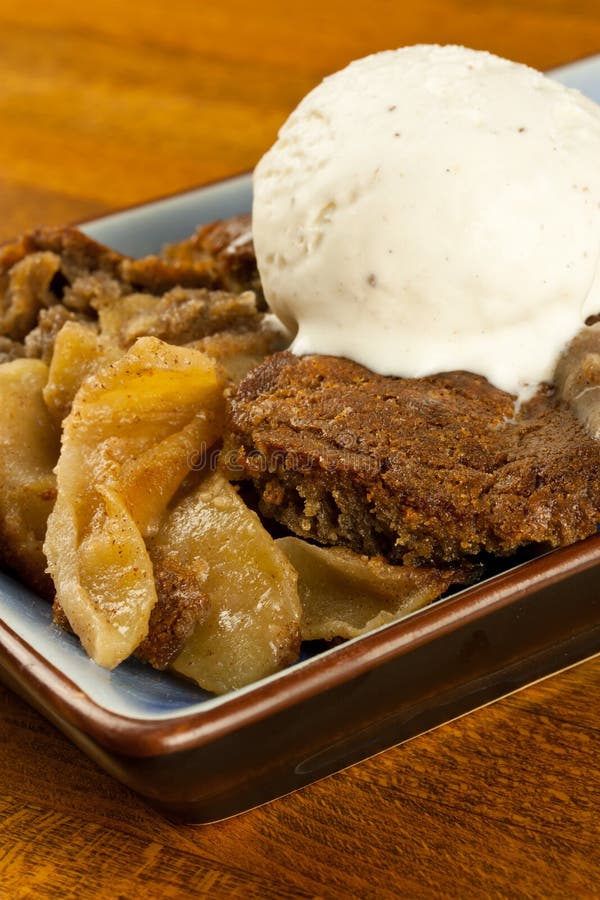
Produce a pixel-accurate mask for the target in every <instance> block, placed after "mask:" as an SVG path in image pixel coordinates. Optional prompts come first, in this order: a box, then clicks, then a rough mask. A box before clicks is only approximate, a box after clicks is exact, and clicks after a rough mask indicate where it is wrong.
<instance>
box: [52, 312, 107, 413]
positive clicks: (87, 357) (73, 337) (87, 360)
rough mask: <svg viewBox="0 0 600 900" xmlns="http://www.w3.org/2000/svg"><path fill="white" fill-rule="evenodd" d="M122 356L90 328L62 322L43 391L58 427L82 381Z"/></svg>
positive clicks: (68, 410)
mask: <svg viewBox="0 0 600 900" xmlns="http://www.w3.org/2000/svg"><path fill="white" fill-rule="evenodd" d="M122 354H123V350H121V349H120V348H119V347H117V346H116V345H111V344H110V343H108V342H107V341H106V340H104V339H103V338H102V337H101V336H100V335H98V333H97V332H96V331H95V330H94V329H93V328H92V327H91V326H90V325H84V324H83V323H82V322H65V324H64V325H63V327H62V328H61V329H60V331H59V333H58V334H57V336H56V340H55V342H54V350H53V353H52V360H51V362H50V372H49V375H48V383H47V385H46V387H45V388H44V400H45V401H46V406H47V407H48V410H49V411H50V414H51V415H52V417H53V418H54V420H55V422H56V423H57V424H60V423H61V422H62V421H63V419H65V418H66V417H67V415H68V414H69V412H70V411H71V405H72V403H73V400H74V398H75V394H76V393H77V391H78V390H79V388H80V387H81V385H82V383H83V381H84V380H85V379H86V378H88V377H89V376H90V375H93V374H94V372H96V371H97V370H98V369H99V368H100V367H101V366H102V365H104V364H106V363H108V362H114V360H116V359H118V358H119V356H122Z"/></svg>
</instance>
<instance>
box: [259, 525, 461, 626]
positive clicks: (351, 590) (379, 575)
mask: <svg viewBox="0 0 600 900" xmlns="http://www.w3.org/2000/svg"><path fill="white" fill-rule="evenodd" d="M277 545H278V546H279V547H280V548H281V549H282V550H283V552H284V553H285V555H286V556H287V557H288V559H289V560H290V562H291V563H292V565H293V566H294V568H295V569H296V571H297V572H298V593H299V595H300V602H301V603H302V638H303V640H308V641H312V640H321V639H323V640H333V639H334V638H353V637H358V635H360V634H365V633H366V632H367V631H372V629H373V628H377V627H378V626H379V625H386V624H388V623H389V622H394V621H396V620H397V619H401V618H402V617H403V616H406V615H408V613H410V612H414V610H416V609H420V608H421V607H422V606H426V605H427V604H428V603H431V602H432V601H433V600H435V599H437V597H439V596H440V594H442V593H443V592H444V591H445V590H447V588H448V587H449V585H450V584H451V583H452V581H453V580H454V574H455V573H454V572H452V571H449V570H446V571H440V570H439V569H435V568H434V567H433V566H392V565H390V564H389V563H387V562H385V560H383V559H381V558H378V557H369V556H361V555H360V554H359V553H354V552H353V551H352V550H347V549H345V548H342V547H317V546H315V545H314V544H309V543H308V542H307V541H303V540H301V539H300V538H295V537H285V538H279V539H278V540H277Z"/></svg>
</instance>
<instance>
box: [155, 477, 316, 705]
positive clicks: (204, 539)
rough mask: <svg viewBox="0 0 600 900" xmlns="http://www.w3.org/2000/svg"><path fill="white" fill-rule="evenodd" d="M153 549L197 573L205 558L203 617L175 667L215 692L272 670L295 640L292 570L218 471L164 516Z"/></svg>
mask: <svg viewBox="0 0 600 900" xmlns="http://www.w3.org/2000/svg"><path fill="white" fill-rule="evenodd" d="M149 548H150V555H151V556H154V555H158V556H159V557H168V558H169V559H171V560H177V564H178V568H179V572H180V573H182V572H184V571H185V568H186V567H187V568H188V569H189V573H190V579H194V578H195V579H197V567H198V560H204V561H205V562H206V563H207V575H206V578H205V580H204V581H203V585H202V587H203V590H204V591H205V593H206V595H207V597H208V601H209V612H208V616H207V617H206V619H205V620H204V621H203V622H201V623H200V624H198V625H197V627H196V629H195V630H194V632H193V634H192V635H191V637H190V638H189V639H188V640H187V641H186V643H185V645H184V648H183V650H182V651H181V653H180V654H179V655H178V656H177V658H176V659H175V660H174V662H173V663H172V668H173V669H174V670H175V671H176V672H179V673H180V674H182V675H186V676H187V677H188V678H191V679H193V680H194V681H196V682H197V683H198V684H199V685H200V686H201V687H203V688H205V689H206V690H209V691H214V692H215V693H219V694H220V693H224V692H225V691H229V690H232V689H235V688H239V687H242V686H243V685H245V684H249V683H250V682H253V681H256V680H257V679H258V678H262V677H264V676H265V675H270V674H272V673H273V672H277V671H278V670H279V669H281V668H283V667H284V666H285V665H287V664H289V663H290V662H293V661H294V660H295V659H296V658H297V656H298V652H299V646H300V631H299V626H300V603H299V600H298V593H297V589H296V572H295V571H294V569H293V567H292V566H291V564H290V563H289V562H288V560H287V558H286V556H285V554H284V553H283V552H282V551H281V550H280V549H279V547H278V546H277V544H276V542H275V541H274V540H273V538H272V537H271V536H270V535H269V533H268V532H267V531H266V530H265V529H264V528H263V526H262V525H261V523H260V521H259V519H258V516H257V515H256V514H255V513H254V512H252V511H251V510H250V509H249V508H248V507H247V506H246V504H245V503H244V502H243V501H242V500H241V499H240V498H239V496H238V494H237V492H236V490H235V489H234V488H233V487H232V486H231V485H230V484H229V482H228V481H226V479H225V478H224V477H223V476H222V475H221V474H220V473H218V472H216V473H213V474H211V475H209V476H207V477H206V478H205V479H204V480H203V481H202V482H201V484H200V485H199V487H197V488H196V489H195V490H194V491H193V492H192V493H190V494H188V495H187V496H186V497H184V498H183V499H182V500H181V501H180V502H179V503H177V504H176V505H175V506H174V508H173V509H172V510H171V511H170V513H169V515H168V516H167V517H166V518H165V520H164V521H163V523H162V525H161V528H160V531H159V533H158V535H157V536H156V538H155V539H154V540H153V541H152V542H151V543H150V544H149Z"/></svg>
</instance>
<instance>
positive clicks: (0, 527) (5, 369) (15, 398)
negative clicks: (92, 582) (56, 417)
mask: <svg viewBox="0 0 600 900" xmlns="http://www.w3.org/2000/svg"><path fill="white" fill-rule="evenodd" d="M47 378H48V367H47V366H46V364H45V363H43V362H41V360H39V359H16V360H13V361H12V362H7V363H4V364H3V365H0V396H1V397H2V403H1V404H0V559H1V561H2V563H3V564H4V565H6V566H8V567H10V568H11V569H12V570H13V571H15V572H16V574H18V575H19V576H20V577H21V578H22V579H23V580H24V581H25V582H26V583H27V584H29V585H31V586H32V587H33V588H35V589H36V590H38V591H40V592H41V593H42V594H44V595H48V596H52V584H51V582H50V579H49V578H48V576H47V575H46V571H45V570H46V557H45V556H44V554H43V551H42V545H43V541H44V534H45V531H46V521H47V519H48V516H49V514H50V511H51V509H52V505H53V503H54V498H55V496H56V478H55V475H54V466H55V465H56V460H57V459H58V452H59V447H60V443H59V436H58V430H57V429H56V428H55V426H54V423H53V421H52V419H51V418H50V415H49V414H48V410H47V409H46V406H45V404H44V400H43V397H42V391H43V388H44V385H45V384H46V379H47Z"/></svg>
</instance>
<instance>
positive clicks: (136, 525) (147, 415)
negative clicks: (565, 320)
mask: <svg viewBox="0 0 600 900" xmlns="http://www.w3.org/2000/svg"><path fill="white" fill-rule="evenodd" d="M223 387H224V378H223V376H222V375H221V373H220V371H219V369H218V368H217V366H216V364H215V363H214V362H213V360H211V359H210V358H209V357H207V356H206V355H205V354H202V353H199V352H198V351H196V350H189V349H184V348H180V347H171V346H169V345H168V344H164V343H163V342H162V341H159V340H157V339H156V338H140V340H138V341H137V342H136V344H135V345H134V346H133V347H132V348H131V349H130V350H129V351H128V352H127V353H126V354H125V355H123V356H122V357H121V358H120V359H118V360H117V361H116V362H113V363H110V364H107V365H105V366H103V367H102V368H101V369H100V370H99V371H98V372H97V373H96V374H95V375H92V376H90V377H88V378H87V379H86V380H85V381H84V383H83V384H82V386H81V388H80V390H79V391H78V393H77V394H76V396H75V399H74V401H73V406H72V409H71V412H70V414H69V415H68V416H67V418H66V419H65V422H64V428H63V442H62V450H61V454H60V459H59V462H58V466H57V469H56V472H57V488H58V496H57V501H56V505H55V507H54V510H53V512H52V514H51V516H50V518H49V520H48V529H47V534H46V542H45V544H44V550H45V553H46V556H47V559H48V570H49V572H50V574H51V575H52V578H53V580H54V584H55V586H56V592H57V600H58V602H59V604H60V606H61V607H62V609H63V611H64V613H65V615H66V617H67V619H68V621H69V623H70V625H71V627H72V628H73V630H74V631H75V632H76V634H78V635H79V638H80V639H81V642H82V644H83V646H84V647H85V649H86V651H87V653H88V655H89V656H91V658H92V659H93V660H95V661H96V662H97V663H99V664H100V665H102V666H106V667H108V668H113V667H114V666H116V665H118V663H120V662H121V661H122V660H123V659H125V658H126V657H127V656H129V655H130V653H132V652H133V650H135V648H136V647H137V646H138V645H139V644H140V643H141V642H142V641H143V639H144V638H145V637H146V634H147V632H148V621H149V618H150V614H151V612H152V608H153V607H154V605H155V603H156V600H157V595H156V588H155V584H154V578H153V571H152V564H151V561H150V559H149V556H148V553H147V550H146V546H145V543H144V537H145V536H146V535H147V534H149V533H150V532H151V531H152V530H153V529H156V527H157V524H158V521H159V520H160V517H161V515H162V513H163V512H164V510H165V509H166V506H167V504H168V502H169V500H170V499H171V497H172V496H173V494H174V493H175V491H176V490H177V488H178V487H179V485H180V483H181V481H182V480H183V479H184V478H185V476H186V475H187V473H188V472H189V470H190V468H191V467H192V465H193V463H194V459H195V458H196V457H197V455H198V454H199V453H200V452H201V451H202V449H203V446H210V445H211V444H213V443H214V441H215V440H216V439H217V438H218V437H219V435H220V434H221V430H222V425H223V415H224V399H223Z"/></svg>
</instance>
